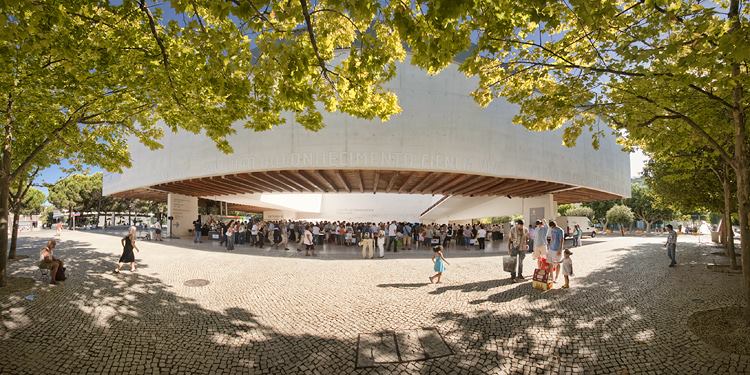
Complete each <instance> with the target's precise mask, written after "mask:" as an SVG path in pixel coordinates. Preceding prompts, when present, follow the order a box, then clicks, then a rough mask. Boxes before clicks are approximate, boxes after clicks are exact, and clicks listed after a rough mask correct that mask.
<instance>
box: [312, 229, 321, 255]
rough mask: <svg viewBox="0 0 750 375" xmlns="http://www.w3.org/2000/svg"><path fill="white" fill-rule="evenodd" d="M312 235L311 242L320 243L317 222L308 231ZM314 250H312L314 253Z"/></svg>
mask: <svg viewBox="0 0 750 375" xmlns="http://www.w3.org/2000/svg"><path fill="white" fill-rule="evenodd" d="M310 233H312V235H313V244H315V245H320V244H321V243H320V227H319V226H318V223H315V224H313V226H312V231H311V232H310ZM314 252H315V251H313V253H314Z"/></svg>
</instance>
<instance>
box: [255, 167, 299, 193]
mask: <svg viewBox="0 0 750 375" xmlns="http://www.w3.org/2000/svg"><path fill="white" fill-rule="evenodd" d="M260 173H261V174H262V175H263V176H264V177H266V178H267V179H269V180H271V182H272V183H275V184H276V186H281V187H282V190H284V191H286V192H289V193H301V192H302V190H300V189H298V188H297V187H295V186H292V185H290V184H289V183H287V182H285V181H282V180H281V178H278V177H276V176H275V175H274V174H273V172H260Z"/></svg>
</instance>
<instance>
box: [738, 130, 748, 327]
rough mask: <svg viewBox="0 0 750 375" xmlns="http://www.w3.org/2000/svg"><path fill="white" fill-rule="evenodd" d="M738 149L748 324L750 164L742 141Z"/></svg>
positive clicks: (743, 269)
mask: <svg viewBox="0 0 750 375" xmlns="http://www.w3.org/2000/svg"><path fill="white" fill-rule="evenodd" d="M738 133H739V131H738ZM737 145H738V146H735V148H737V149H740V150H739V151H737V152H736V154H737V155H736V157H737V161H738V163H737V164H738V168H737V169H738V170H737V201H738V203H739V207H738V208H739V214H740V215H739V216H740V248H741V249H742V273H743V276H744V277H743V279H744V280H743V286H744V291H743V292H744V294H745V303H746V306H745V320H746V322H747V325H748V326H750V216H749V215H750V166H749V165H748V164H750V163H749V161H748V155H747V154H746V152H747V151H745V149H746V147H745V146H744V142H737Z"/></svg>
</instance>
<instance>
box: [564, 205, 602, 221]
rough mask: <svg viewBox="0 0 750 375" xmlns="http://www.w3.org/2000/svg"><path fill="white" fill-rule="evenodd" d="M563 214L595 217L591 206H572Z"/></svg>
mask: <svg viewBox="0 0 750 375" xmlns="http://www.w3.org/2000/svg"><path fill="white" fill-rule="evenodd" d="M563 216H585V217H587V218H589V219H593V218H594V209H592V208H591V207H572V208H570V209H568V210H567V211H565V214H564V215H563Z"/></svg>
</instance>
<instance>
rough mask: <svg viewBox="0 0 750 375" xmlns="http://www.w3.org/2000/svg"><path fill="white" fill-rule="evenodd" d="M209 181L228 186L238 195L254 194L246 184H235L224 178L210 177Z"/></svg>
mask: <svg viewBox="0 0 750 375" xmlns="http://www.w3.org/2000/svg"><path fill="white" fill-rule="evenodd" d="M211 179H212V180H215V181H219V182H221V183H222V184H224V185H227V186H230V187H231V188H233V189H237V192H238V193H254V192H255V191H254V190H253V188H251V187H250V186H249V185H248V184H241V183H239V182H235V181H233V180H230V179H228V178H226V176H221V177H211Z"/></svg>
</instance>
